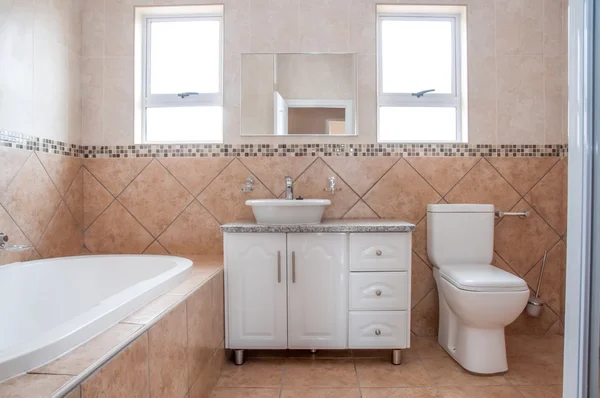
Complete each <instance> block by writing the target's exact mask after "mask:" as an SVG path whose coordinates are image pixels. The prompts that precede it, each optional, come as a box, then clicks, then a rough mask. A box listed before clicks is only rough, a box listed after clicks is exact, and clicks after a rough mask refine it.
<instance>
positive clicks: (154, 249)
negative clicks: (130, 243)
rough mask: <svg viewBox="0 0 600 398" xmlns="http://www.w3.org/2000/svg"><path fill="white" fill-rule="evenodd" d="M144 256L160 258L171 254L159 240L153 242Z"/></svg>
mask: <svg viewBox="0 0 600 398" xmlns="http://www.w3.org/2000/svg"><path fill="white" fill-rule="evenodd" d="M143 254H154V255H159V256H168V255H169V254H170V253H169V252H168V251H167V249H165V248H164V247H163V246H162V245H161V244H160V243H158V241H157V240H155V241H154V242H152V244H151V245H150V246H148V248H147V249H146V250H144V253H143Z"/></svg>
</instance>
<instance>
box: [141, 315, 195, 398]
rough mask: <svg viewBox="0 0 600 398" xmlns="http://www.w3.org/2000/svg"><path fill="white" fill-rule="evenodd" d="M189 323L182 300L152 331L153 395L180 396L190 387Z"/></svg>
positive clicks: (151, 374) (158, 396) (151, 371)
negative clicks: (188, 359) (188, 364)
mask: <svg viewBox="0 0 600 398" xmlns="http://www.w3.org/2000/svg"><path fill="white" fill-rule="evenodd" d="M185 324H186V306H185V303H181V304H179V305H177V306H176V307H175V308H174V309H173V310H171V311H170V312H169V313H168V314H167V315H166V316H165V317H164V318H162V319H161V320H160V321H159V322H158V323H157V324H156V325H154V326H152V328H150V330H149V331H148V337H149V356H150V365H149V366H150V397H151V398H180V397H183V396H185V394H186V393H187V391H188V371H187V358H186V355H187V354H186V353H187V344H188V342H187V330H186V327H185Z"/></svg>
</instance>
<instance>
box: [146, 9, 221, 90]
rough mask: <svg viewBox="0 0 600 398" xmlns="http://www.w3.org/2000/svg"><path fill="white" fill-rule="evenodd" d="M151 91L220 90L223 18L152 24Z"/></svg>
mask: <svg viewBox="0 0 600 398" xmlns="http://www.w3.org/2000/svg"><path fill="white" fill-rule="evenodd" d="M150 29H151V34H150V41H151V43H150V90H151V94H177V93H183V92H188V91H192V92H198V93H218V92H219V81H220V77H219V66H220V22H219V21H165V22H163V21H161V22H152V23H151V28H150Z"/></svg>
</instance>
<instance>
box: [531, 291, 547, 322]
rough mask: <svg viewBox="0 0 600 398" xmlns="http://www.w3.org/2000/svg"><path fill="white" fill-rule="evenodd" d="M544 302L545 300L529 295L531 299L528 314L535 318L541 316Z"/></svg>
mask: <svg viewBox="0 0 600 398" xmlns="http://www.w3.org/2000/svg"><path fill="white" fill-rule="evenodd" d="M544 304H545V303H544V300H542V299H541V298H540V297H535V296H533V295H532V296H531V297H529V301H527V315H529V316H532V317H534V318H537V317H539V316H540V315H542V311H544Z"/></svg>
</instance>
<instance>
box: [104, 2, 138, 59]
mask: <svg viewBox="0 0 600 398" xmlns="http://www.w3.org/2000/svg"><path fill="white" fill-rule="evenodd" d="M109 3H112V1H109ZM104 18H105V21H106V22H105V24H106V26H107V27H109V29H106V31H105V34H104V56H106V57H133V47H134V40H133V39H134V38H133V35H134V27H133V23H134V12H133V7H128V8H123V9H121V7H119V8H118V10H113V9H112V8H111V9H109V10H107V12H106V13H105V14H104Z"/></svg>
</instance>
